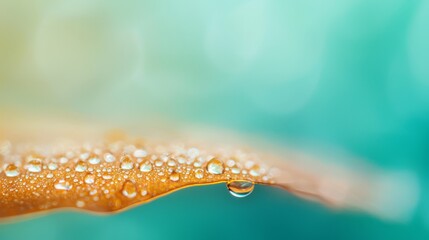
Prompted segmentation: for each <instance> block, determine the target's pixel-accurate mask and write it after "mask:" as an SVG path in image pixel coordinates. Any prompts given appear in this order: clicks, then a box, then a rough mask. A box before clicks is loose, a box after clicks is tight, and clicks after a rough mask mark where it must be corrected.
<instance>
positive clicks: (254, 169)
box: [249, 165, 261, 177]
mask: <svg viewBox="0 0 429 240" xmlns="http://www.w3.org/2000/svg"><path fill="white" fill-rule="evenodd" d="M249 173H250V175H252V176H254V177H257V176H259V175H261V168H260V167H259V165H254V166H253V167H252V168H250V170H249Z"/></svg>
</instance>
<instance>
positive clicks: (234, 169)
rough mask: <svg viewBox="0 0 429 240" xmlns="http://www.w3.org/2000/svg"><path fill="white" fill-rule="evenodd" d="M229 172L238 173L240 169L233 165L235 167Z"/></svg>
mask: <svg viewBox="0 0 429 240" xmlns="http://www.w3.org/2000/svg"><path fill="white" fill-rule="evenodd" d="M231 172H232V173H234V174H240V172H241V170H240V168H236V167H235V168H232V169H231Z"/></svg>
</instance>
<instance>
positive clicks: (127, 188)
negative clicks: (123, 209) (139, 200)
mask: <svg viewBox="0 0 429 240" xmlns="http://www.w3.org/2000/svg"><path fill="white" fill-rule="evenodd" d="M122 194H123V195H124V196H125V197H127V198H134V197H135V196H136V195H137V188H136V185H135V184H134V183H133V182H131V181H126V182H125V183H124V185H123V186H122Z"/></svg>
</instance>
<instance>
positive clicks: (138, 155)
mask: <svg viewBox="0 0 429 240" xmlns="http://www.w3.org/2000/svg"><path fill="white" fill-rule="evenodd" d="M133 155H134V157H136V158H143V157H146V156H147V152H146V151H145V150H143V149H137V150H135V151H134V153H133Z"/></svg>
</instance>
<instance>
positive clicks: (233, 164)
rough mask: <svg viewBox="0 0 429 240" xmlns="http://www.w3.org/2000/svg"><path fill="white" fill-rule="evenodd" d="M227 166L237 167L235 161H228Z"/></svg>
mask: <svg viewBox="0 0 429 240" xmlns="http://www.w3.org/2000/svg"><path fill="white" fill-rule="evenodd" d="M226 165H227V166H228V167H230V168H232V167H234V166H235V161H234V160H233V159H229V160H228V161H226Z"/></svg>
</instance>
